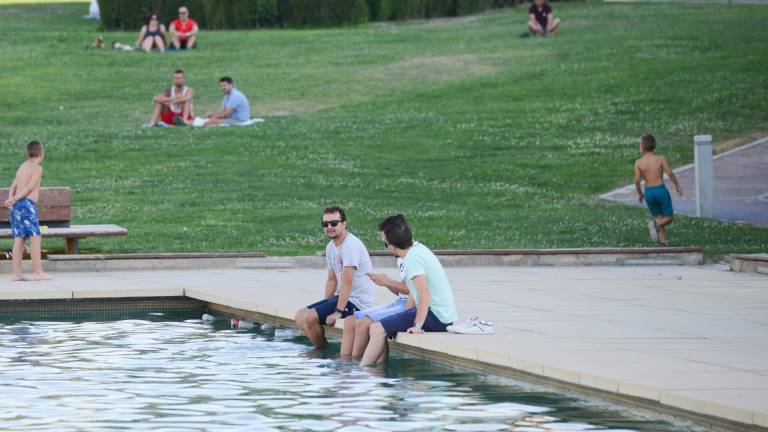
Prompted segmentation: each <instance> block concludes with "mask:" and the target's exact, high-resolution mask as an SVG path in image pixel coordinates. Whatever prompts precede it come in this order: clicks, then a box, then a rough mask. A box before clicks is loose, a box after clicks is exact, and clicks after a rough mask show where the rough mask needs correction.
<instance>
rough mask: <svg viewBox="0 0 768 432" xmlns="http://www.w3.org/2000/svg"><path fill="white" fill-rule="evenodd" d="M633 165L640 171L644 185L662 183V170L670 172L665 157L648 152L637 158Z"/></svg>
mask: <svg viewBox="0 0 768 432" xmlns="http://www.w3.org/2000/svg"><path fill="white" fill-rule="evenodd" d="M635 167H636V169H637V170H638V171H639V172H640V177H641V178H642V179H643V180H645V187H650V186H658V185H661V184H664V172H667V173H670V172H672V169H671V168H670V167H669V163H668V162H667V160H666V159H664V158H663V157H661V156H656V155H655V154H650V153H649V154H646V155H645V156H643V157H642V158H640V159H638V160H637V162H635Z"/></svg>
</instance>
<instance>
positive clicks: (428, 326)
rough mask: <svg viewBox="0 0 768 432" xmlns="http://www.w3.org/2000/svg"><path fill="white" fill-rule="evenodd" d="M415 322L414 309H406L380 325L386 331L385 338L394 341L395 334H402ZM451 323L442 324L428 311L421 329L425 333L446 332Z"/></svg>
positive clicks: (384, 320) (382, 321)
mask: <svg viewBox="0 0 768 432" xmlns="http://www.w3.org/2000/svg"><path fill="white" fill-rule="evenodd" d="M415 320H416V308H411V309H408V310H407V311H403V312H400V313H399V314H397V315H392V316H388V317H386V318H384V319H383V320H381V325H382V326H383V327H384V330H386V331H387V337H388V338H390V339H394V338H395V336H396V335H397V332H404V331H406V330H408V329H409V328H411V327H413V322H414V321H415ZM451 324H453V323H448V324H443V323H442V322H441V321H440V319H439V318H437V315H435V314H434V313H432V310H431V309H430V310H429V312H427V319H426V320H424V325H423V326H421V329H422V330H424V331H426V332H444V331H448V326H449V325H451Z"/></svg>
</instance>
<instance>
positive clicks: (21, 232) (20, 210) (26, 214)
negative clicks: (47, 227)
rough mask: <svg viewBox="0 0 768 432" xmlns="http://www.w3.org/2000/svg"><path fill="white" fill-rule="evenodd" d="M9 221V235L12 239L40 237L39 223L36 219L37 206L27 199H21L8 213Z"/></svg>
mask: <svg viewBox="0 0 768 432" xmlns="http://www.w3.org/2000/svg"><path fill="white" fill-rule="evenodd" d="M8 213H9V215H10V219H11V233H12V234H13V236H14V237H21V238H28V237H39V236H40V221H38V219H37V204H35V202H34V201H32V200H31V199H29V198H22V199H20V200H18V201H16V204H14V205H13V207H11V209H10V210H9V211H8Z"/></svg>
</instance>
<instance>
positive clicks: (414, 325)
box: [360, 221, 458, 366]
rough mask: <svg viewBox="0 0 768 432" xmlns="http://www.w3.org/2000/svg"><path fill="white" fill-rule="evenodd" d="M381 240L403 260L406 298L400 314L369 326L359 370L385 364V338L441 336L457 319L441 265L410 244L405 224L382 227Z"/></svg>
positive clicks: (408, 232)
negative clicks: (404, 332)
mask: <svg viewBox="0 0 768 432" xmlns="http://www.w3.org/2000/svg"><path fill="white" fill-rule="evenodd" d="M384 237H385V239H386V240H385V243H386V246H387V250H388V251H389V252H390V253H392V255H394V256H396V257H398V258H402V259H403V264H404V265H405V283H406V285H407V286H408V292H409V298H408V303H407V304H406V307H405V308H406V310H405V311H404V312H401V313H398V314H395V315H391V316H388V317H386V318H384V319H382V320H381V321H379V322H377V323H374V324H373V325H371V330H370V342H368V347H367V348H366V349H365V353H364V354H363V359H362V361H361V362H360V366H370V365H372V364H374V363H376V362H378V361H385V360H386V357H387V351H388V350H387V348H388V345H387V338H390V339H394V338H395V336H396V335H397V333H398V332H402V331H407V332H408V333H413V334H422V333H425V332H445V331H447V330H448V326H449V325H451V324H453V323H454V322H456V320H457V319H458V316H457V314H456V305H455V302H454V300H453V290H452V288H451V285H450V283H448V277H447V276H446V274H445V270H444V269H443V266H442V264H440V261H439V260H438V259H437V257H436V256H435V254H434V253H432V251H431V250H429V248H427V247H426V246H424V245H423V244H421V243H418V244H414V242H413V236H412V234H411V229H410V227H409V226H408V224H407V223H405V221H403V222H402V223H398V224H390V225H388V226H386V227H384ZM414 305H415V306H416V307H413V306H414Z"/></svg>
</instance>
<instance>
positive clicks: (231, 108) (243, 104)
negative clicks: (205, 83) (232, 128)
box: [205, 76, 251, 126]
mask: <svg viewBox="0 0 768 432" xmlns="http://www.w3.org/2000/svg"><path fill="white" fill-rule="evenodd" d="M219 88H220V89H221V91H222V92H224V100H223V101H222V102H221V109H220V110H219V111H217V112H215V113H207V114H206V115H205V118H206V122H205V125H206V126H212V125H216V124H239V123H243V122H247V121H248V120H249V119H250V117H251V107H250V105H249V104H248V99H246V97H245V95H244V94H242V93H241V92H240V91H239V90H238V89H236V88H235V85H234V81H232V78H230V77H228V76H225V77H221V79H220V80H219Z"/></svg>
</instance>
